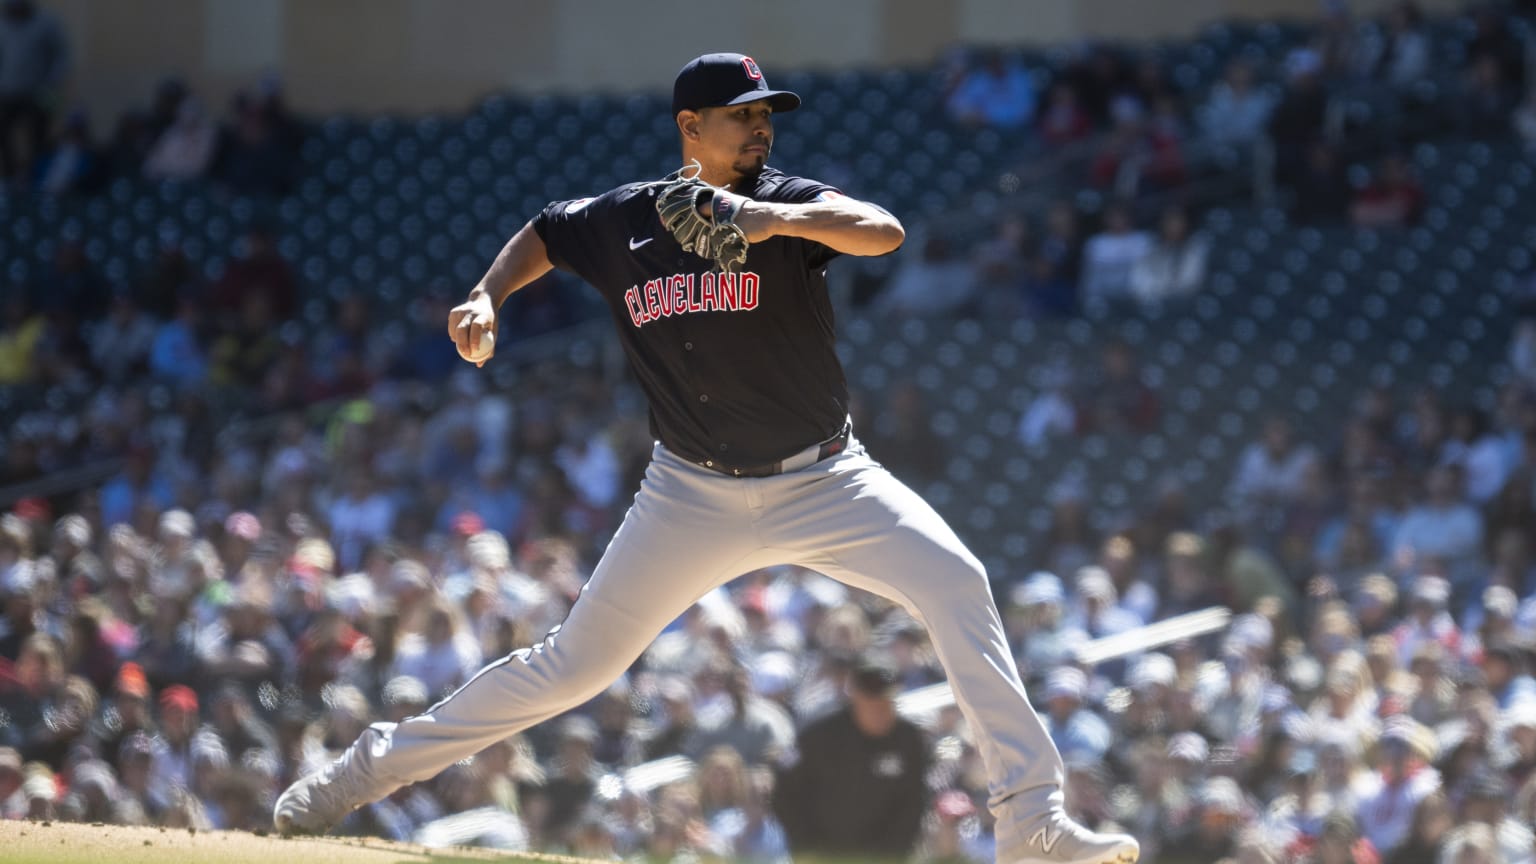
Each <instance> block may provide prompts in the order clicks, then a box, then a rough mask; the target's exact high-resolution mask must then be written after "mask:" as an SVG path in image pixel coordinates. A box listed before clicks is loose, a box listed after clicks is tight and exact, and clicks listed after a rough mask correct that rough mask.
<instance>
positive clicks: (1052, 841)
mask: <svg viewBox="0 0 1536 864" xmlns="http://www.w3.org/2000/svg"><path fill="white" fill-rule="evenodd" d="M1060 839H1061V829H1059V828H1058V829H1057V830H1056V831H1054V832H1052V831H1051V826H1049V825H1046V826H1044V827H1042V828H1041V829H1040V830H1039V831H1036V832H1035V834H1034V836H1033V837H1030V838H1029V842H1031V843H1038V844H1040V851H1042V852H1044V853H1045V854H1047V855H1049V854H1051V850H1052V849H1055V848H1056V842H1057V841H1058V840H1060Z"/></svg>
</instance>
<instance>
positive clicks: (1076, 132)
mask: <svg viewBox="0 0 1536 864" xmlns="http://www.w3.org/2000/svg"><path fill="white" fill-rule="evenodd" d="M1092 131H1093V123H1092V121H1091V120H1089V118H1088V113H1087V112H1086V111H1084V110H1083V107H1082V105H1080V104H1079V103H1078V98H1077V91H1076V90H1073V89H1072V85H1070V84H1067V83H1066V82H1063V81H1058V82H1056V83H1055V84H1052V85H1051V91H1050V93H1049V94H1048V95H1047V96H1046V97H1045V107H1044V108H1043V109H1042V110H1041V111H1040V137H1041V138H1042V139H1043V140H1044V141H1045V143H1046V144H1049V145H1051V146H1053V147H1059V146H1061V145H1064V144H1070V143H1072V142H1073V141H1078V140H1081V139H1083V138H1085V137H1087V136H1088V133H1089V132H1092Z"/></svg>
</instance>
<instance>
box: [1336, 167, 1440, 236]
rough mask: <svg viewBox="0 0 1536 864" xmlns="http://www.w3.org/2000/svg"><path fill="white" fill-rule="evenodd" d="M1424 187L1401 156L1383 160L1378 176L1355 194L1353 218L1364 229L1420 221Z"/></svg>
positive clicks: (1395, 226)
mask: <svg viewBox="0 0 1536 864" xmlns="http://www.w3.org/2000/svg"><path fill="white" fill-rule="evenodd" d="M1423 209H1424V189H1423V187H1422V186H1420V185H1419V181H1418V180H1417V179H1416V178H1415V177H1414V176H1413V173H1412V172H1411V171H1410V170H1409V168H1408V162H1407V160H1405V159H1404V158H1403V157H1402V156H1399V155H1392V156H1388V157H1387V158H1386V159H1384V160H1382V163H1381V170H1380V171H1379V172H1377V175H1376V179H1375V180H1373V181H1371V183H1370V184H1368V185H1367V186H1366V187H1365V188H1364V189H1361V190H1360V192H1359V193H1357V194H1356V195H1355V200H1354V203H1353V204H1351V205H1350V208H1349V214H1350V218H1351V219H1353V220H1354V223H1355V225H1357V226H1359V227H1361V228H1401V227H1403V226H1405V225H1412V224H1413V223H1415V222H1417V221H1418V220H1419V214H1420V213H1421V212H1422V211H1423Z"/></svg>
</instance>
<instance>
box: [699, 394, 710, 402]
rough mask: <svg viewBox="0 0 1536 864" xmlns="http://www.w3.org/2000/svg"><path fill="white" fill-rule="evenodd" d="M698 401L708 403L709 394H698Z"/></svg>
mask: <svg viewBox="0 0 1536 864" xmlns="http://www.w3.org/2000/svg"><path fill="white" fill-rule="evenodd" d="M699 401H700V402H708V401H709V394H708V393H700V394H699Z"/></svg>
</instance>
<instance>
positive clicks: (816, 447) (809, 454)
mask: <svg viewBox="0 0 1536 864" xmlns="http://www.w3.org/2000/svg"><path fill="white" fill-rule="evenodd" d="M852 434H853V425H852V424H851V423H844V424H843V428H842V430H840V431H839V432H838V433H837V434H836V435H833V436H832V437H831V438H828V439H827V440H825V441H823V442H821V443H820V444H812V445H811V446H809V447H807V448H805V449H804V450H801V451H800V452H799V453H796V454H794V455H792V456H787V457H785V458H783V459H781V460H779V461H778V462H770V463H768V464H767V465H757V466H754V467H751V468H731V467H729V466H726V465H722V464H720V463H719V462H716V461H714V460H713V459H707V460H705V461H703V462H700V463H699V464H700V465H702V466H704V467H705V468H708V469H709V470H711V471H718V472H720V473H721V474H724V475H726V476H728V477H772V476H774V475H775V474H787V473H789V472H791V471H799V470H800V469H802V468H809V467H811V466H812V465H815V464H816V463H817V462H820V461H821V460H823V459H826V458H827V457H829V456H836V455H837V454H839V453H841V452H843V450H845V449H847V447H848V438H849V436H850V435H852Z"/></svg>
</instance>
